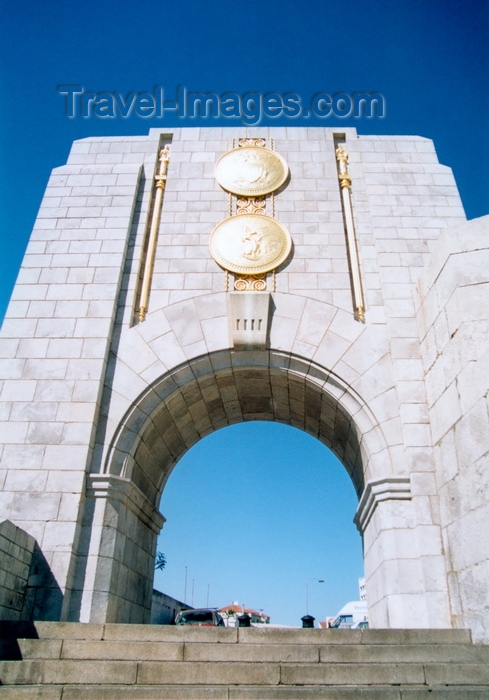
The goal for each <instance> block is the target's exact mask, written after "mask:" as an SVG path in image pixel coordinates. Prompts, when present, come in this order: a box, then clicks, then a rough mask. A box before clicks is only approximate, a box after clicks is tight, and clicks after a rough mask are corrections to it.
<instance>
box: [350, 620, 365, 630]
mask: <svg viewBox="0 0 489 700" xmlns="http://www.w3.org/2000/svg"><path fill="white" fill-rule="evenodd" d="M350 629H352V630H367V629H368V620H361V621H360V622H355V624H354V625H352V626H351V628H350Z"/></svg>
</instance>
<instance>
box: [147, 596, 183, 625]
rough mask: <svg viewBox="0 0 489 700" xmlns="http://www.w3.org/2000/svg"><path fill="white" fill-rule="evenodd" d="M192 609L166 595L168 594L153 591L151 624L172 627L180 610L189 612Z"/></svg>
mask: <svg viewBox="0 0 489 700" xmlns="http://www.w3.org/2000/svg"><path fill="white" fill-rule="evenodd" d="M190 608H191V606H190V605H185V603H182V602H181V601H180V600H176V598H172V597H171V596H169V595H166V593H161V591H156V590H153V602H152V604H151V618H150V622H151V624H152V625H170V624H172V623H173V622H174V621H175V617H176V616H177V614H178V613H179V612H180V610H188V609H190Z"/></svg>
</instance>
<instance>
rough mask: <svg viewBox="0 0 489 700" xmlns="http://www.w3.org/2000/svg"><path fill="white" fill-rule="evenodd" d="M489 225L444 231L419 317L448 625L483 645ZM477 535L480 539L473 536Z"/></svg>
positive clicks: (488, 556)
mask: <svg viewBox="0 0 489 700" xmlns="http://www.w3.org/2000/svg"><path fill="white" fill-rule="evenodd" d="M488 228H489V217H483V218H482V219H478V220H477V221H474V222H469V223H468V224H465V225H462V226H459V227H457V228H454V229H451V230H449V231H447V232H446V233H445V234H444V236H443V237H442V238H441V239H440V241H439V242H438V244H437V246H436V248H435V250H434V253H433V256H432V258H431V260H430V263H429V265H428V266H427V268H426V270H425V271H424V272H423V274H422V276H421V277H420V280H419V283H418V317H419V320H420V328H421V350H422V358H423V363H424V370H425V374H426V391H427V398H428V410H429V416H430V421H431V426H432V435H433V443H434V446H435V464H436V492H437V493H438V494H439V500H440V520H441V525H442V538H443V547H444V549H445V552H446V553H447V567H448V581H449V585H450V591H451V605H452V611H451V612H452V618H453V620H454V624H455V625H456V626H460V627H463V626H466V625H467V626H469V627H471V628H472V630H473V632H474V635H475V637H476V638H479V639H485V640H487V639H488V638H489V633H488V622H487V620H488V617H487V615H488V610H489V585H488V581H489V563H488V560H489V541H488V538H487V537H486V536H484V534H483V533H487V531H488V528H489V500H488V498H487V494H488V493H489V477H488V473H489V470H488V465H489V404H488V395H489V314H488V310H487V309H488V301H489V248H488V246H487V232H488ZM475 533H479V536H477V535H476V534H475Z"/></svg>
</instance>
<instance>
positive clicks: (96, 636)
mask: <svg viewBox="0 0 489 700" xmlns="http://www.w3.org/2000/svg"><path fill="white" fill-rule="evenodd" d="M34 626H35V628H36V631H37V634H38V635H39V638H40V639H90V640H100V639H103V633H104V625H98V624H94V623H82V622H35V623H34Z"/></svg>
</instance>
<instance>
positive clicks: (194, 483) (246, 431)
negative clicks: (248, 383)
mask: <svg viewBox="0 0 489 700" xmlns="http://www.w3.org/2000/svg"><path fill="white" fill-rule="evenodd" d="M357 505H358V500H357V495H356V493H355V489H354V486H353V484H352V481H351V478H350V476H349V475H348V473H347V472H346V470H345V468H344V466H343V465H342V464H341V462H340V461H339V460H338V458H337V457H335V455H334V454H333V453H332V452H331V450H329V449H328V448H327V447H326V446H325V445H324V444H321V442H320V441H319V440H318V439H315V438H314V437H311V436H310V435H307V433H305V432H304V431H303V430H299V429H297V428H293V427H290V426H287V425H283V424H281V423H277V422H264V421H251V422H246V423H239V424H236V425H233V426H230V427H227V428H223V429H221V430H217V431H216V432H213V433H212V434H211V435H209V436H207V437H205V438H204V439H202V440H200V441H199V442H198V443H197V444H196V445H195V446H194V447H192V448H191V449H190V450H189V451H188V452H187V453H186V454H185V455H184V456H183V457H182V458H181V459H180V461H179V462H178V464H177V466H176V468H175V469H174V470H173V472H172V474H171V476H170V478H169V479H168V482H167V483H166V486H165V489H164V491H163V495H162V500H161V505H160V509H161V512H162V513H163V514H164V515H165V517H166V518H167V522H166V524H165V527H164V529H163V532H162V534H161V536H160V539H159V544H158V549H159V550H160V551H163V552H164V553H165V556H166V558H167V565H166V567H165V569H164V570H163V571H162V572H156V576H155V587H156V588H157V589H158V590H160V591H162V592H164V593H166V594H168V595H171V596H172V597H174V598H176V599H177V600H181V601H183V602H186V603H188V604H190V605H192V606H193V607H207V606H210V607H223V606H226V605H228V604H231V603H233V602H234V601H237V602H239V604H240V605H244V606H246V607H249V608H253V609H255V610H263V611H264V612H265V613H266V614H267V615H269V616H270V618H271V622H272V624H283V625H292V626H299V625H300V624H301V623H300V620H301V617H302V616H303V615H305V614H307V613H308V614H312V615H313V616H314V617H315V618H316V620H317V622H316V624H318V622H319V620H325V618H326V617H327V616H330V615H334V614H335V613H336V612H337V611H338V610H339V609H340V608H341V607H342V606H343V605H344V604H345V603H346V602H348V601H349V600H357V599H358V595H359V594H358V579H359V577H361V576H363V555H362V543H361V537H360V535H359V533H358V531H357V529H356V527H355V525H354V524H353V516H354V513H355V510H356V507H357ZM319 581H321V583H319Z"/></svg>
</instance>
